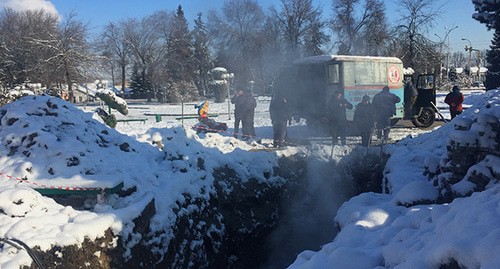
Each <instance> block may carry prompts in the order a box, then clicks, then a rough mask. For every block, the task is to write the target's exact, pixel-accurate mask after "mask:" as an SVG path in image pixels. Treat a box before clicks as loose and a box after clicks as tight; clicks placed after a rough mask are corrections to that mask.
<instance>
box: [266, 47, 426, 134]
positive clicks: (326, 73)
mask: <svg viewBox="0 0 500 269" xmlns="http://www.w3.org/2000/svg"><path fill="white" fill-rule="evenodd" d="M404 79H405V74H404V69H403V62H402V61H401V60H400V59H399V58H396V57H378V56H350V55H320V56H311V57H305V58H302V59H299V60H296V61H295V62H294V63H293V64H292V65H290V66H287V67H284V68H283V69H282V70H281V71H280V73H279V75H278V78H277V80H276V84H275V91H277V92H279V93H280V94H281V95H282V96H285V97H286V98H287V101H288V103H289V104H290V107H291V108H292V114H293V115H294V116H295V117H297V118H304V119H306V120H307V123H308V125H309V124H311V125H318V124H319V125H324V119H326V118H328V112H327V106H328V102H329V100H330V99H332V98H333V95H334V93H335V92H336V91H342V92H343V93H344V97H345V98H346V99H347V101H349V102H350V103H351V104H353V106H356V104H358V103H360V102H361V100H362V98H363V96H364V95H368V96H370V99H371V100H373V96H375V94H377V93H378V92H380V91H381V90H382V88H383V87H384V86H388V87H389V89H390V91H391V92H392V93H394V94H395V95H397V96H398V97H399V98H400V99H401V101H400V102H399V103H397V104H396V114H395V115H394V116H393V123H395V122H397V121H398V120H399V119H403V118H408V115H406V117H405V115H404V113H405V109H404V103H403V102H404V100H405V98H404ZM421 81H425V85H429V83H430V82H432V83H433V80H432V77H431V76H427V77H425V78H420V77H419V79H418V82H417V83H416V84H415V85H417V88H418V91H419V97H418V98H420V92H421V91H422V96H424V95H427V92H424V91H429V88H428V86H426V87H425V89H424V88H421V87H420V86H418V85H423V83H422V82H421ZM432 86H434V84H432ZM430 91H432V90H430ZM433 97H434V99H433V100H434V103H435V92H434V95H433ZM429 98H431V99H429V100H427V99H428V98H427V99H426V100H427V101H426V102H428V101H432V95H431V96H430V97H429ZM416 104H420V105H423V102H419V100H418V99H417V102H416ZM428 106H429V107H430V106H431V105H428ZM413 111H414V112H415V113H416V114H420V113H422V112H426V111H427V110H425V111H423V110H422V109H419V108H414V109H413ZM428 114H429V113H426V114H425V116H426V117H427V118H426V119H425V121H426V122H425V123H424V122H422V121H419V118H418V117H415V118H416V120H415V122H414V124H415V125H416V126H418V125H420V126H419V127H422V126H423V125H427V124H428V123H429V122H428V121H430V119H429V117H431V116H432V115H428ZM430 114H432V113H430ZM353 116H354V109H351V110H347V119H348V120H349V121H352V119H353ZM431 118H432V117H431ZM408 119H409V118H408ZM433 121H434V119H432V122H433ZM412 122H413V120H412ZM432 122H431V123H430V124H429V126H430V125H431V124H432Z"/></svg>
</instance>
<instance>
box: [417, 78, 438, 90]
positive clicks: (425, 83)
mask: <svg viewBox="0 0 500 269" xmlns="http://www.w3.org/2000/svg"><path fill="white" fill-rule="evenodd" d="M417 88H418V89H424V90H432V89H434V75H432V74H430V75H420V76H419V77H418V81H417Z"/></svg>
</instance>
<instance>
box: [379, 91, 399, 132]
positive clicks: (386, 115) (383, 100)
mask: <svg viewBox="0 0 500 269" xmlns="http://www.w3.org/2000/svg"><path fill="white" fill-rule="evenodd" d="M400 101H401V98H399V97H398V96H397V95H395V94H393V93H391V92H390V91H389V86H384V88H383V89H382V91H380V92H379V93H377V94H375V96H374V97H373V106H374V107H375V111H376V122H377V138H378V139H381V138H383V139H384V140H388V139H389V133H390V131H391V117H392V115H396V104H397V103H399V102H400Z"/></svg>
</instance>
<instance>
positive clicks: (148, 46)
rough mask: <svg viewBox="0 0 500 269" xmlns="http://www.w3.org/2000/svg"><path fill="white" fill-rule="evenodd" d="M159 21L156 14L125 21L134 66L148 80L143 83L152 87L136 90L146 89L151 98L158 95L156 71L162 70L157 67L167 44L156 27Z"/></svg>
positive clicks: (142, 77) (127, 40)
mask: <svg viewBox="0 0 500 269" xmlns="http://www.w3.org/2000/svg"><path fill="white" fill-rule="evenodd" d="M158 23H159V22H158V21H157V18H155V17H154V16H149V17H146V18H143V19H142V20H140V21H138V20H135V19H129V20H127V21H126V23H125V39H126V42H127V43H128V45H129V47H130V50H131V56H132V63H133V67H134V69H135V70H136V71H137V73H138V74H139V77H140V79H141V80H142V81H147V82H148V83H146V84H143V85H150V87H151V88H142V89H134V90H137V91H141V90H142V91H146V92H147V93H148V96H149V98H151V97H156V90H157V88H158V84H159V83H158V76H156V74H155V72H156V70H160V68H157V67H158V66H159V65H160V62H161V59H162V57H164V55H165V53H164V51H165V46H164V44H163V43H162V42H161V39H160V35H161V33H160V32H159V31H158V27H156V26H157V25H158ZM151 94H152V95H151Z"/></svg>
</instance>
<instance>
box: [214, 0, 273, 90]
mask: <svg viewBox="0 0 500 269" xmlns="http://www.w3.org/2000/svg"><path fill="white" fill-rule="evenodd" d="M264 22H265V15H264V12H263V11H262V8H261V6H260V5H259V4H258V3H257V1H255V0H232V1H226V2H225V3H224V6H223V7H222V14H219V13H218V12H216V11H214V10H211V11H209V13H208V20H207V29H208V33H209V36H210V37H211V38H212V40H213V42H214V47H215V49H216V54H217V57H216V59H217V60H218V61H219V63H218V64H220V65H225V66H226V67H227V68H228V69H229V70H230V71H232V72H234V73H235V74H236V75H235V81H236V83H238V84H240V85H242V86H243V85H247V83H248V81H249V80H253V79H255V72H256V70H259V60H260V58H261V56H262V43H261V39H260V38H261V35H262V31H263V25H264Z"/></svg>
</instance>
